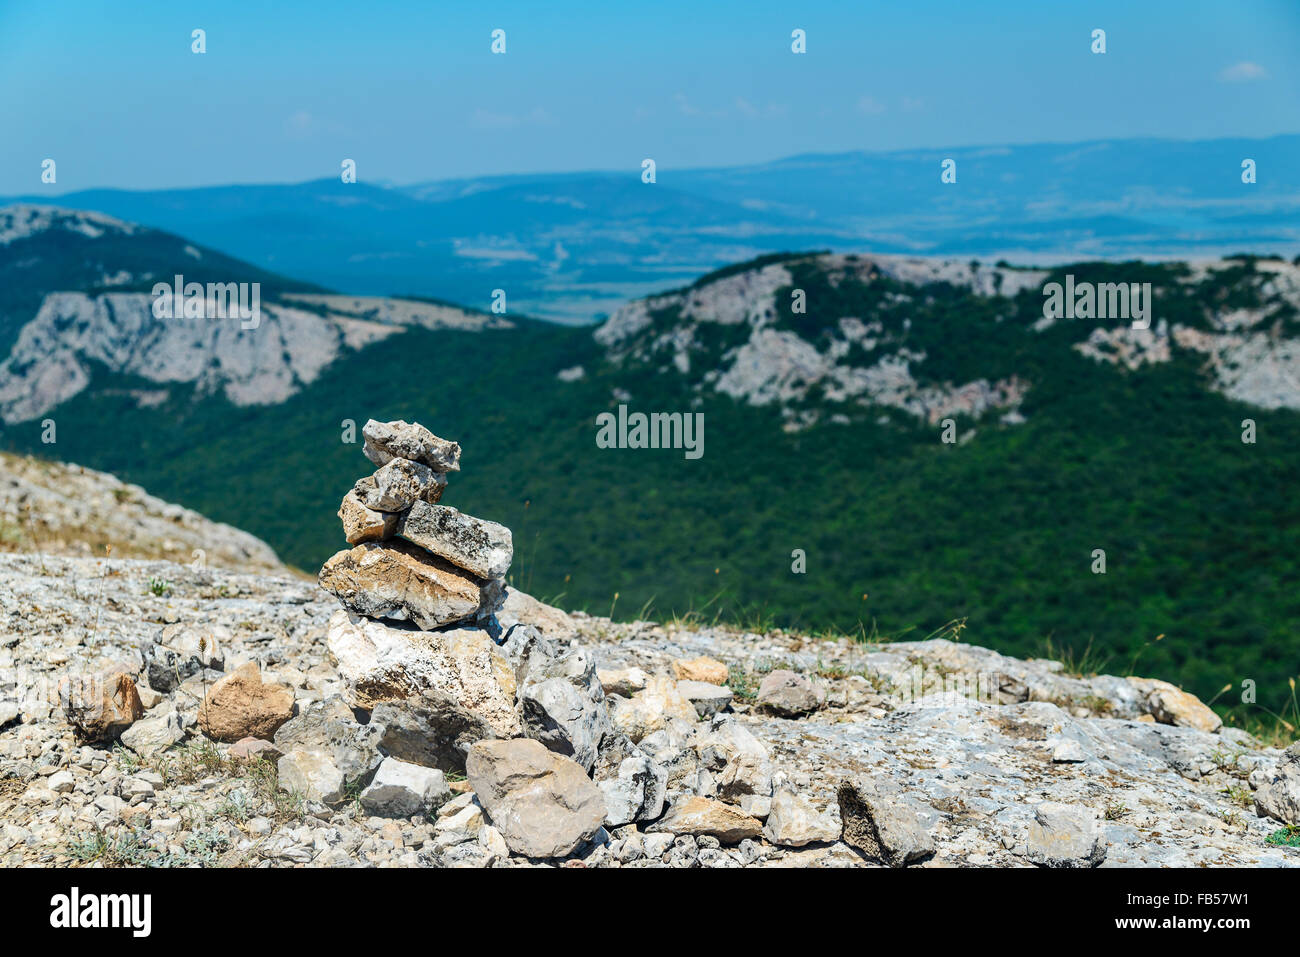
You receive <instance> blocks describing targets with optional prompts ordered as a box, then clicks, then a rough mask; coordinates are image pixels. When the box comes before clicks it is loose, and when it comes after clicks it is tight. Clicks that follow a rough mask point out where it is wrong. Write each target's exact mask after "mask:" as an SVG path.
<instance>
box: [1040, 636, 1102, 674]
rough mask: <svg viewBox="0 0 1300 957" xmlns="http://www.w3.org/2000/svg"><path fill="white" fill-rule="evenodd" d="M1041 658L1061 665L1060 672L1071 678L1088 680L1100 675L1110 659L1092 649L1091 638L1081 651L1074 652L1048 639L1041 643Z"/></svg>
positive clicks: (1069, 647) (1071, 648)
mask: <svg viewBox="0 0 1300 957" xmlns="http://www.w3.org/2000/svg"><path fill="white" fill-rule="evenodd" d="M1042 657H1043V658H1048V659H1050V660H1052V661H1059V662H1060V663H1061V671H1062V672H1064V673H1065V674H1066V675H1069V676H1070V677H1073V678H1090V677H1092V676H1093V675H1097V674H1101V672H1102V671H1103V669H1105V667H1106V664H1107V663H1108V662H1109V661H1110V658H1109V657H1108V656H1107V657H1103V656H1101V655H1099V654H1097V653H1096V652H1095V651H1094V650H1093V647H1092V638H1089V639H1088V643H1087V644H1086V645H1084V647H1083V651H1081V652H1076V651H1075V650H1074V648H1073V647H1072V646H1069V645H1058V644H1055V643H1054V642H1053V641H1052V639H1051V638H1050V637H1049V638H1047V639H1045V640H1044V641H1043V654H1042Z"/></svg>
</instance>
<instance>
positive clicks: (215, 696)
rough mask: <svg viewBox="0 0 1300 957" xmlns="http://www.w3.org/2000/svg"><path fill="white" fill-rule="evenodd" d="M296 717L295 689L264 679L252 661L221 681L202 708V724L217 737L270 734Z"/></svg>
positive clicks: (209, 732)
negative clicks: (294, 713) (294, 704)
mask: <svg viewBox="0 0 1300 957" xmlns="http://www.w3.org/2000/svg"><path fill="white" fill-rule="evenodd" d="M292 717H293V691H292V690H291V689H289V688H286V687H285V686H284V685H279V684H275V683H273V682H264V681H263V680H262V674H261V672H260V671H259V670H258V667H257V665H256V663H254V662H252V661H250V662H248V663H247V664H244V665H241V666H240V667H239V668H237V669H236V670H235V671H233V672H231V673H230V674H228V675H226V676H225V677H224V678H221V679H219V680H218V681H217V683H216V684H214V685H213V686H212V688H211V689H209V691H208V696H207V698H205V699H204V701H203V704H202V706H201V707H200V708H199V727H200V728H202V729H203V732H204V733H205V734H206V735H207V736H208V737H210V738H212V739H214V740H216V741H239V740H240V739H241V738H270V737H271V736H272V735H274V734H275V732H276V731H278V730H279V729H280V725H282V724H284V723H285V722H286V721H288V720H289V719H290V718H292Z"/></svg>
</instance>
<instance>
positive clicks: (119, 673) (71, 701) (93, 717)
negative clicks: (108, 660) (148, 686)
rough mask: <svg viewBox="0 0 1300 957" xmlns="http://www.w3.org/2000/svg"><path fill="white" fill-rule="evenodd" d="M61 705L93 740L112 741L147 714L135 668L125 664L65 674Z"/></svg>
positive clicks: (70, 720) (87, 738) (78, 728)
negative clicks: (80, 673) (69, 674)
mask: <svg viewBox="0 0 1300 957" xmlns="http://www.w3.org/2000/svg"><path fill="white" fill-rule="evenodd" d="M59 705H60V706H61V707H62V708H63V715H64V717H66V718H67V719H68V723H69V724H71V725H72V727H73V728H75V729H76V731H77V734H78V735H79V736H80V737H81V739H82V740H84V741H87V742H90V743H98V742H103V741H111V740H113V739H115V738H117V737H118V736H119V735H120V734H121V733H122V732H123V731H125V730H126V729H127V728H129V727H130V726H131V725H132V723H133V722H135V720H136V719H137V718H141V717H143V716H144V705H143V704H141V702H140V693H139V692H138V691H137V690H136V687H135V669H134V668H131V667H129V666H127V665H122V664H111V665H108V666H107V667H105V668H102V669H101V670H99V671H98V672H95V673H93V674H85V675H76V676H68V677H65V678H63V679H62V680H61V681H60V682H59Z"/></svg>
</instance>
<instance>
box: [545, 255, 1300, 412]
mask: <svg viewBox="0 0 1300 957" xmlns="http://www.w3.org/2000/svg"><path fill="white" fill-rule="evenodd" d="M771 260H775V261H771ZM1073 268H1074V267H1062V268H1061V269H1057V270H1055V271H1052V270H1048V269H1022V268H1013V267H1011V266H1007V265H1003V264H999V265H990V264H988V263H981V262H979V261H970V262H967V261H959V260H948V259H929V258H919V257H905V256H889V255H876V254H871V255H853V254H849V255H838V254H837V255H829V254H825V255H812V256H798V255H789V256H773V257H766V260H763V261H759V262H756V263H754V264H752V265H751V266H750V267H749V268H739V269H726V270H722V271H720V272H719V273H717V274H715V275H714V276H710V277H705V278H704V279H702V280H701V281H699V282H697V283H695V284H694V285H692V286H690V287H688V288H686V289H683V290H679V291H676V292H671V293H667V294H664V295H661V296H652V297H649V298H646V299H640V300H636V301H635V302H631V303H629V304H627V305H626V306H624V307H623V308H621V309H620V310H618V312H616V313H615V314H614V315H613V316H611V317H610V319H609V320H608V321H606V322H605V323H604V324H603V325H602V326H601V327H600V328H599V329H597V330H596V331H595V338H596V341H597V342H598V343H600V345H601V346H603V347H604V348H605V350H606V353H607V355H608V357H609V358H610V359H612V360H614V361H615V362H616V363H619V364H623V365H627V364H632V365H642V366H648V367H651V368H655V369H658V370H659V371H661V372H664V373H671V372H675V373H677V374H678V375H681V376H683V377H685V378H686V379H687V380H688V381H689V382H691V384H692V386H693V388H694V389H695V390H696V392H697V393H699V394H707V393H710V392H716V393H720V394H723V395H727V396H731V397H732V398H735V399H737V400H739V401H742V402H748V403H750V404H752V405H775V406H776V407H778V408H780V409H781V411H782V413H783V415H784V416H785V417H786V419H787V428H791V429H798V428H805V427H807V426H809V425H812V424H814V423H816V422H818V421H825V420H830V421H837V420H846V418H847V416H848V415H849V414H852V413H856V412H860V411H861V410H862V409H863V408H875V409H876V410H877V411H879V410H880V409H897V410H900V411H902V412H905V413H907V414H908V415H909V416H913V417H915V418H918V419H920V420H921V421H924V422H929V423H934V422H938V421H939V420H941V419H942V418H944V417H945V416H955V415H967V416H970V417H973V418H980V417H983V416H985V415H988V414H993V413H996V414H998V415H999V416H1000V417H1001V418H1002V420H1003V421H1004V422H1011V423H1014V422H1016V421H1019V413H1018V408H1019V406H1020V403H1021V401H1022V399H1023V397H1024V394H1025V392H1026V390H1027V389H1029V388H1031V387H1032V383H1031V382H1030V381H1027V379H1026V371H1025V370H1023V369H1022V370H1019V371H1018V372H1013V373H1011V374H1005V373H1003V374H999V373H997V372H994V371H992V367H993V366H995V365H996V364H997V363H995V362H986V363H985V364H986V365H987V366H988V367H989V368H990V371H989V373H988V374H987V375H985V376H982V377H979V378H973V379H969V380H964V381H963V380H955V379H953V378H951V377H950V376H948V375H945V373H944V369H943V368H942V367H939V368H938V369H936V363H935V362H934V359H935V356H936V355H941V354H942V352H944V351H948V350H951V349H952V348H953V346H954V343H953V342H952V341H951V337H952V335H953V333H955V332H957V330H955V329H945V328H943V325H942V324H943V321H944V319H945V314H944V310H945V306H944V301H945V298H950V292H951V291H957V292H959V293H960V294H964V295H965V296H967V297H968V298H966V299H964V300H961V301H960V304H959V308H960V310H961V312H962V314H963V315H964V316H965V317H966V318H967V319H968V322H967V324H966V325H965V326H964V327H963V328H962V329H961V330H960V334H961V337H962V341H969V339H970V338H971V337H979V336H980V335H981V331H980V327H981V324H986V325H985V326H984V327H985V328H986V329H987V335H989V336H993V335H997V336H999V337H1001V341H1004V342H1008V344H1010V343H1011V342H1012V341H1013V340H1011V339H1008V338H1007V336H1008V333H1007V330H1006V328H1003V329H1000V330H996V331H995V329H994V328H993V327H995V326H997V325H1004V326H1011V327H1016V328H1021V329H1023V332H1024V335H1025V337H1026V338H1027V339H1028V338H1035V337H1040V336H1041V335H1042V334H1043V333H1044V332H1046V331H1047V330H1049V329H1052V328H1053V327H1054V326H1058V325H1066V324H1071V321H1070V320H1052V319H1047V318H1041V317H1040V315H1039V311H1040V310H1041V308H1042V303H1043V296H1042V289H1043V286H1044V284H1045V283H1047V282H1049V281H1051V280H1052V279H1054V278H1056V279H1059V278H1060V277H1059V276H1057V275H1056V273H1063V272H1066V271H1071V270H1072V269H1073ZM1078 268H1079V269H1080V271H1082V270H1083V269H1085V268H1088V269H1090V270H1091V272H1090V273H1089V274H1090V275H1091V274H1092V273H1096V274H1098V275H1100V277H1101V279H1102V280H1103V281H1107V280H1110V279H1113V280H1116V281H1123V278H1124V277H1122V276H1121V275H1120V273H1119V272H1118V270H1121V269H1123V268H1124V267H1108V266H1106V265H1105V264H1100V265H1099V264H1091V266H1081V267H1078ZM1143 278H1146V279H1148V281H1150V280H1151V279H1152V278H1154V279H1155V283H1154V286H1155V288H1154V294H1155V297H1156V298H1155V309H1154V311H1155V316H1154V318H1153V319H1152V321H1151V328H1150V329H1142V330H1139V329H1133V328H1131V326H1130V321H1129V318H1128V317H1124V318H1119V317H1114V318H1110V319H1097V320H1088V321H1083V320H1079V321H1074V322H1073V323H1072V326H1071V334H1070V335H1068V336H1067V337H1066V338H1067V339H1068V342H1066V343H1063V345H1065V346H1071V345H1072V347H1073V348H1074V349H1076V350H1077V351H1079V352H1080V353H1081V354H1083V355H1087V356H1089V357H1091V358H1094V359H1097V360H1099V361H1104V362H1108V363H1111V364H1113V365H1116V366H1118V367H1120V368H1123V369H1128V370H1132V369H1136V368H1138V367H1140V366H1141V365H1143V364H1147V363H1167V362H1170V361H1172V360H1173V359H1174V358H1176V356H1177V355H1178V354H1180V353H1181V354H1182V355H1185V356H1187V357H1188V359H1189V360H1190V361H1192V362H1194V363H1195V364H1197V365H1198V366H1200V367H1201V368H1202V370H1203V373H1204V375H1205V380H1206V383H1207V385H1209V386H1210V387H1212V388H1214V389H1216V390H1217V391H1219V392H1222V393H1223V394H1225V395H1227V396H1229V397H1230V398H1233V399H1236V400H1239V401H1242V402H1247V403H1250V404H1252V405H1255V406H1258V407H1260V408H1265V409H1276V408H1289V409H1300V326H1297V324H1296V322H1295V318H1296V316H1297V314H1298V311H1300V264H1297V263H1290V262H1286V261H1284V260H1268V259H1261V260H1252V261H1251V263H1250V268H1244V267H1243V262H1242V261H1241V260H1240V259H1224V260H1210V261H1199V262H1194V263H1190V264H1187V265H1186V266H1184V265H1182V264H1175V265H1174V266H1172V267H1167V268H1166V267H1153V272H1152V274H1151V275H1148V276H1145V277H1143ZM800 294H802V296H803V299H802V305H801V306H799V305H796V303H797V302H798V300H797V297H798V296H799V295H800ZM1189 299H1190V300H1191V302H1188V300H1189ZM936 307H937V308H936ZM805 310H806V311H805ZM812 315H815V316H816V319H815V320H807V319H806V318H805V317H806V316H812ZM927 326H929V327H931V328H927ZM934 332H938V333H939V334H938V335H937V336H936V335H933V333H934ZM945 339H947V340H948V341H945ZM1059 347H1060V346H1057V348H1059ZM1171 347H1172V348H1171ZM1016 348H1017V351H1020V350H1021V349H1022V348H1023V346H1020V345H1018V344H1017V346H1016ZM1029 348H1030V349H1032V348H1033V347H1032V346H1030V347H1029ZM948 364H949V365H950V364H951V363H948ZM565 374H566V375H567V376H569V377H570V378H572V377H573V376H575V375H576V374H577V373H575V372H573V371H570V370H565Z"/></svg>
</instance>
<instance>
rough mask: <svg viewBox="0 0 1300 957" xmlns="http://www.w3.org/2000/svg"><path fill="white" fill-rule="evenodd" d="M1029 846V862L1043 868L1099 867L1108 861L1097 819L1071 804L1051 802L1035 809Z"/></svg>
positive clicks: (1027, 842)
mask: <svg viewBox="0 0 1300 957" xmlns="http://www.w3.org/2000/svg"><path fill="white" fill-rule="evenodd" d="M1025 844H1026V847H1027V849H1028V855H1029V859H1030V860H1031V861H1033V862H1034V863H1036V864H1039V865H1041V866H1043V867H1066V868H1070V867H1096V866H1097V865H1098V864H1100V863H1101V862H1102V861H1103V860H1105V858H1106V845H1105V844H1104V842H1103V841H1102V838H1101V833H1100V832H1099V830H1098V828H1097V820H1096V818H1095V817H1093V815H1092V813H1091V812H1089V811H1088V809H1086V808H1081V807H1075V806H1073V805H1070V804H1059V803H1056V802H1052V801H1048V802H1045V803H1043V804H1040V805H1038V806H1037V807H1036V808H1034V821H1033V823H1032V824H1031V825H1030V826H1029V837H1028V839H1027V840H1026V842H1025Z"/></svg>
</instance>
